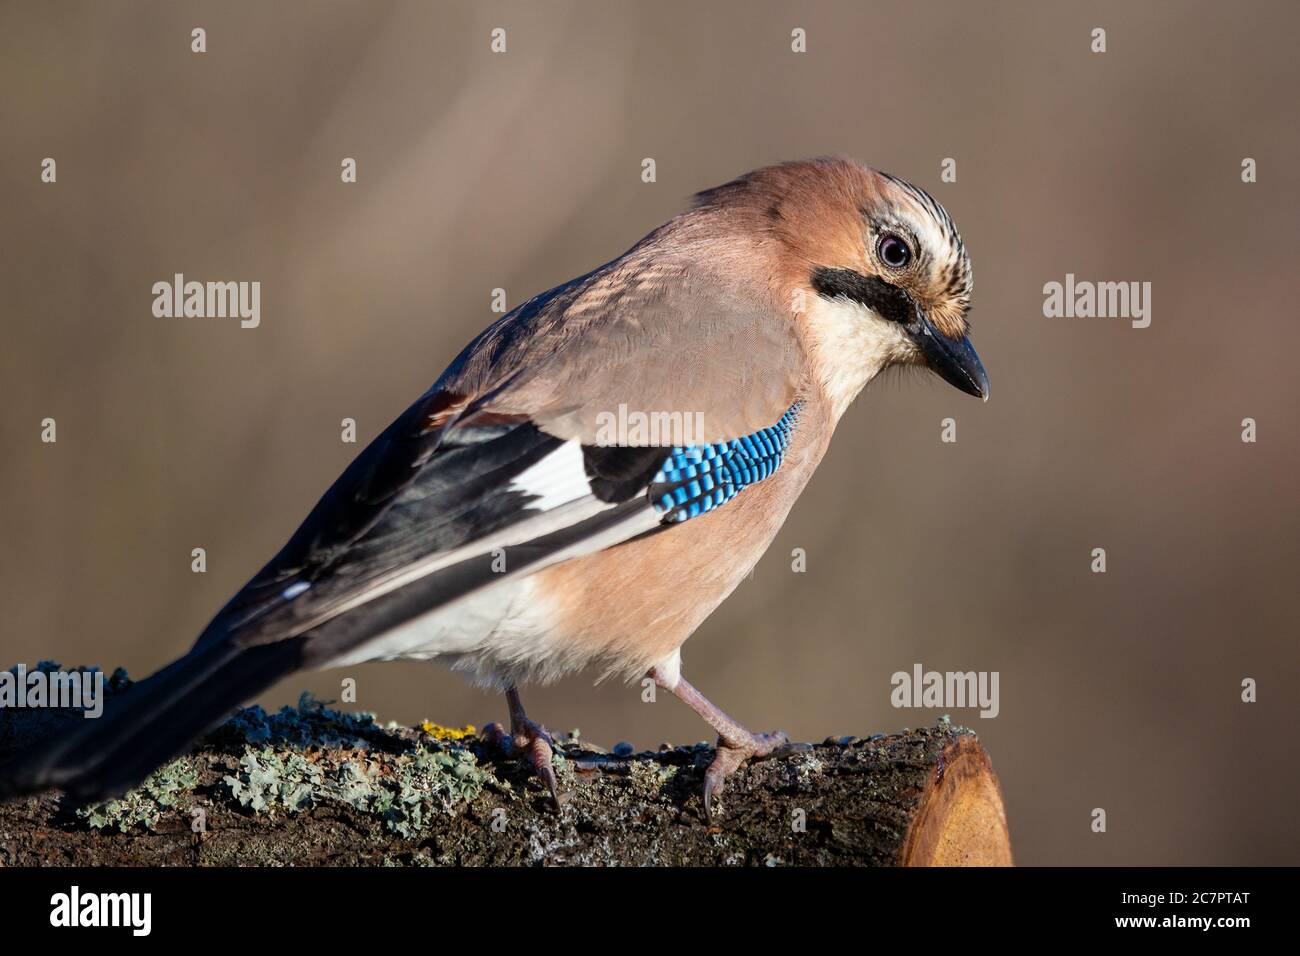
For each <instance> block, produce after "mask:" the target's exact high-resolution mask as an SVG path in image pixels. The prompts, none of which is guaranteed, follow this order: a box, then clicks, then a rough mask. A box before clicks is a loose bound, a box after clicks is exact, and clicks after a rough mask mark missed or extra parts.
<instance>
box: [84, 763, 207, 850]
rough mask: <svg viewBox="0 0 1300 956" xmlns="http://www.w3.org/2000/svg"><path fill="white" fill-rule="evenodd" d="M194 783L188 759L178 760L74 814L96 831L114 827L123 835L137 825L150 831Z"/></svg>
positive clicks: (192, 771) (195, 776)
mask: <svg viewBox="0 0 1300 956" xmlns="http://www.w3.org/2000/svg"><path fill="white" fill-rule="evenodd" d="M196 783H198V774H197V773H195V771H194V767H193V766H191V764H190V762H189V759H188V758H186V757H180V758H178V759H176V760H173V761H172V762H171V763H169V764H167V765H166V766H164V767H160V768H159V769H158V770H155V771H154V772H153V773H151V774H150V775H149V777H148V779H146V780H145V782H144V783H142V784H140V786H138V787H136V788H135V789H134V790H131V791H130V792H128V793H126V794H124V795H123V796H122V797H120V798H118V799H116V800H105V801H103V802H101V803H96V804H91V805H87V806H84V807H78V808H77V809H76V811H75V813H76V815H77V817H79V818H80V819H82V820H85V821H86V823H87V824H88V825H89V826H91V827H93V828H95V829H97V830H101V829H104V828H105V827H114V828H116V829H118V830H120V831H121V832H123V833H125V832H126V831H128V830H131V829H133V828H135V827H137V826H143V827H145V828H146V829H153V827H154V826H155V825H156V824H157V823H158V821H159V820H160V819H161V818H162V814H163V811H165V810H170V809H172V808H173V807H175V806H177V804H178V803H179V802H180V798H181V797H183V796H185V795H186V794H187V793H189V792H190V790H191V789H193V787H194V785H195V784H196Z"/></svg>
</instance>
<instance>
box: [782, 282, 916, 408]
mask: <svg viewBox="0 0 1300 956" xmlns="http://www.w3.org/2000/svg"><path fill="white" fill-rule="evenodd" d="M807 317H808V322H809V327H810V328H811V330H812V332H813V335H812V338H813V355H812V359H813V364H814V367H815V369H816V372H817V376H818V378H819V379H820V380H821V384H822V388H823V389H824V390H825V392H826V396H827V397H828V398H829V399H830V402H831V407H832V409H833V411H834V414H835V418H836V419H837V420H838V419H839V417H840V416H841V415H843V414H844V410H845V409H846V408H848V407H849V404H850V403H851V402H852V401H853V399H855V398H857V396H858V393H859V392H861V391H862V389H863V388H864V387H865V386H866V384H867V383H868V382H870V381H871V380H872V379H873V378H875V377H876V375H877V374H879V372H880V370H881V369H883V368H885V367H886V366H887V365H890V364H892V363H894V362H898V361H903V360H905V359H907V358H908V357H909V356H910V355H911V354H912V351H913V350H914V346H913V345H912V342H911V340H910V339H909V338H908V337H907V335H906V333H905V332H904V331H903V329H902V327H901V326H899V325H898V324H897V323H895V322H888V321H886V320H885V319H882V318H880V316H878V315H876V314H875V313H874V312H872V311H871V310H870V309H868V308H867V307H866V306H864V305H862V304H860V303H858V302H853V301H851V300H849V299H845V298H842V297H838V298H835V299H830V300H827V299H824V298H822V297H821V296H818V295H814V296H812V302H811V305H810V306H809V308H808V313H807Z"/></svg>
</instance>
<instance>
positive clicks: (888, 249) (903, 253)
mask: <svg viewBox="0 0 1300 956" xmlns="http://www.w3.org/2000/svg"><path fill="white" fill-rule="evenodd" d="M876 254H877V255H879V256H880V261H881V262H883V263H884V264H885V265H887V266H889V268H891V269H902V268H904V267H905V266H906V265H907V264H908V263H909V262H911V261H912V250H911V248H910V247H909V246H908V244H907V243H906V242H904V241H903V240H902V239H899V238H898V236H894V235H888V236H882V237H881V238H880V243H879V244H878V245H877V246H876Z"/></svg>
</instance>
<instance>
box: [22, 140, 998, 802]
mask: <svg viewBox="0 0 1300 956" xmlns="http://www.w3.org/2000/svg"><path fill="white" fill-rule="evenodd" d="M970 294H971V268H970V259H969V257H968V256H967V253H966V249H965V247H964V245H963V244H962V240H961V238H960V237H959V236H958V234H957V230H956V228H955V227H954V225H953V221H952V219H951V218H950V217H949V216H948V213H947V212H946V211H945V210H944V209H943V207H942V206H940V205H939V203H937V202H936V201H935V200H934V199H933V198H931V197H930V196H929V195H928V194H927V193H926V192H925V191H923V190H921V189H919V188H917V187H915V186H913V185H911V184H909V183H906V182H904V181H902V180H900V179H897V178H895V177H893V176H890V175H887V174H884V173H880V172H876V171H874V170H871V169H868V168H866V167H864V166H861V165H859V164H857V163H855V162H852V161H849V160H845V159H818V160H813V161H808V162H793V163H785V164H782V165H778V166H772V167H768V168H765V169H759V170H757V171H755V172H751V173H749V174H747V175H745V176H742V177H740V178H739V179H736V180H734V181H732V182H729V183H727V184H726V185H723V186H719V187H717V188H715V189H710V190H707V191H705V192H702V193H700V194H699V195H698V196H697V197H696V199H695V202H694V204H693V205H692V206H691V208H690V209H689V210H687V211H686V212H683V213H682V214H680V215H678V216H677V217H675V218H673V219H671V220H669V221H668V222H667V223H665V224H664V225H662V226H660V227H659V228H658V229H655V230H654V231H653V232H651V233H650V234H649V235H648V236H646V237H645V238H644V239H642V240H641V241H640V242H638V243H637V244H636V245H635V246H633V247H632V248H631V249H630V250H628V251H627V252H626V253H624V254H623V255H621V256H619V257H618V258H617V259H614V260H613V261H612V262H609V263H607V264H605V265H603V266H600V267H599V268H597V269H595V270H593V271H592V272H589V273H587V274H586V275H584V276H582V277H580V278H577V279H574V280H572V281H570V282H566V283H565V284H563V285H560V286H557V287H556V288H554V289H552V290H550V291H549V292H544V293H542V294H541V295H538V296H535V297H534V298H532V299H529V300H528V301H527V302H525V303H524V304H523V305H521V306H520V307H519V308H517V309H515V310H514V311H513V312H511V313H510V314H508V315H506V316H503V317H502V318H501V319H499V320H498V321H496V322H494V323H493V324H492V325H491V326H489V327H488V328H487V329H486V330H485V331H483V332H482V333H481V334H480V335H479V336H478V337H477V338H476V339H474V341H473V342H471V343H470V344H469V345H468V346H467V347H466V348H465V349H464V351H462V352H461V354H460V355H459V356H457V358H456V359H455V361H453V362H452V363H451V365H450V366H449V367H448V368H447V370H446V371H445V372H443V373H442V375H441V376H440V377H439V378H438V380H437V381H436V382H435V383H434V385H433V386H432V387H431V388H430V389H429V390H428V391H427V392H425V393H424V394H423V395H422V396H421V397H420V398H419V399H418V400H417V401H416V402H415V404H413V405H412V406H411V407H410V408H408V409H407V410H406V411H405V412H404V413H403V414H402V415H401V416H399V417H398V419H397V420H396V421H395V422H393V423H392V424H391V425H390V426H389V427H388V428H387V429H385V430H384V432H383V433H381V434H380V435H379V436H378V437H377V438H376V439H375V440H374V441H373V442H372V443H371V444H370V445H369V446H368V447H367V448H366V449H365V450H364V451H363V452H362V453H361V454H360V455H359V456H358V457H357V458H356V460H355V461H353V462H352V464H351V465H350V466H349V467H348V468H347V470H346V471H344V472H343V474H342V476H341V477H340V478H339V479H338V480H337V481H336V482H335V483H334V484H333V486H332V487H331V488H330V489H329V490H328V491H327V492H326V493H325V495H324V497H323V498H321V500H320V501H319V502H318V503H317V505H316V507H315V508H314V509H313V510H312V511H311V513H310V514H309V515H308V516H307V519H306V520H305V521H304V522H303V524H302V525H301V527H299V528H298V530H297V531H296V532H295V533H294V535H293V536H292V537H291V538H290V539H289V542H288V543H287V544H286V545H285V546H284V548H283V549H282V550H281V551H280V553H279V554H277V555H276V556H275V557H274V558H272V559H271V561H270V563H269V564H267V565H266V566H265V567H264V568H263V569H262V570H261V571H260V572H259V573H258V574H257V575H256V576H255V577H254V578H253V579H252V580H251V581H249V582H248V584H246V585H245V586H244V588H243V589H242V590H241V591H239V593H238V594H236V595H235V596H234V597H233V598H231V600H230V601H229V602H228V603H227V604H226V605H225V607H223V608H222V609H221V611H220V612H219V613H218V614H217V615H216V617H215V618H213V620H212V622H211V623H210V624H209V625H208V626H207V628H206V629H205V630H204V631H203V633H202V634H201V635H200V636H199V639H198V641H197V642H196V643H195V645H194V647H193V648H192V649H191V650H190V652H189V653H188V654H186V655H185V656H184V657H182V658H180V659H179V660H177V661H175V662H174V663H172V664H170V665H169V666H167V667H165V668H163V669H162V670H160V671H159V672H157V673H156V674H154V675H153V676H152V677H149V678H148V679H146V680H144V681H141V682H140V683H138V684H136V685H134V686H133V687H132V688H131V689H130V690H128V691H126V692H125V693H123V694H122V695H121V696H120V697H118V698H115V699H113V700H112V701H110V704H109V707H108V708H107V709H106V711H105V714H104V715H103V717H102V718H101V719H99V720H96V721H87V722H84V726H81V727H79V728H77V729H76V730H74V731H73V732H72V733H70V734H69V735H67V736H65V737H62V738H60V739H57V740H55V741H54V742H53V743H51V744H47V745H45V746H43V747H40V748H36V749H34V750H33V751H31V752H29V753H27V754H24V755H21V756H20V757H19V758H17V759H16V760H15V761H14V762H12V763H11V765H10V766H9V767H8V768H7V769H6V770H5V771H4V772H3V773H2V774H0V788H2V789H4V790H7V791H8V792H10V793H14V792H29V791H32V790H36V789H41V788H45V787H61V788H63V789H64V790H66V791H67V792H68V793H69V794H71V795H72V796H73V797H74V798H75V799H79V800H91V799H99V798H102V797H104V796H107V795H110V794H114V793H116V792H119V791H121V790H124V789H126V788H127V787H129V786H132V785H134V784H136V783H137V782H139V781H140V780H141V779H143V778H144V777H145V776H146V775H147V774H148V773H150V772H151V771H152V770H153V769H155V768H156V767H157V766H159V765H160V764H161V763H163V762H164V761H166V760H167V759H169V758H171V757H173V756H175V755H176V754H178V753H180V752H181V751H183V750H184V749H185V747H186V746H187V745H188V744H189V743H190V742H191V741H192V740H193V739H194V738H196V737H197V736H199V735H200V734H201V733H203V732H204V731H206V730H208V729H209V728H211V727H213V726H214V725H216V724H217V723H220V722H221V721H222V720H223V719H224V718H225V717H226V716H227V715H228V714H229V713H230V712H231V711H232V710H233V709H234V708H236V707H237V706H238V705H239V704H240V703H242V702H243V701H245V700H247V699H248V698H250V697H252V696H254V695H256V694H257V693H259V692H261V691H262V690H264V689H265V688H267V687H269V686H270V685H271V684H273V683H275V682H276V681H278V680H279V679H281V678H283V677H284V676H285V675H287V674H289V673H291V672H293V671H295V670H297V669H300V668H321V667H340V666H345V665H349V664H355V663H358V662H362V661H373V660H430V659H433V660H438V661H441V662H443V663H445V664H448V665H450V666H451V667H453V668H456V669H458V670H462V671H465V672H468V673H469V674H471V675H472V676H473V677H474V679H476V680H477V681H479V682H481V683H483V684H486V685H490V686H493V687H498V688H500V689H502V690H504V691H505V694H506V699H507V701H508V706H509V712H510V723H511V727H510V731H509V733H508V734H507V733H505V732H504V731H502V730H501V729H500V728H496V733H497V734H498V735H499V736H500V737H501V738H502V739H503V741H504V742H505V743H506V744H507V745H509V744H511V743H513V746H514V748H517V750H518V752H519V753H521V754H522V755H523V756H524V757H526V758H527V759H529V760H530V762H531V763H532V765H533V766H534V768H535V769H536V772H537V774H538V775H539V776H540V777H541V779H542V780H543V781H544V782H545V784H546V785H547V787H549V789H550V791H551V795H552V796H553V797H554V798H555V799H556V801H557V803H558V802H559V794H558V792H557V788H556V778H555V774H554V771H553V769H552V765H551V758H552V741H551V739H550V738H549V736H548V735H547V733H546V731H545V730H544V729H543V728H542V727H541V726H539V725H538V724H536V723H534V722H532V721H531V720H529V718H528V717H527V715H526V714H525V712H524V708H523V705H522V703H521V702H520V698H519V692H518V690H517V687H518V686H519V685H520V684H523V683H525V682H530V681H533V682H548V681H553V680H555V679H557V678H559V677H561V676H562V675H565V674H568V673H571V672H573V671H577V670H579V669H582V668H588V667H593V668H596V669H598V670H599V671H600V673H601V674H602V675H617V676H621V677H624V678H626V679H631V678H635V677H641V676H644V675H649V676H650V677H651V678H653V680H654V681H655V682H656V683H657V684H658V685H659V686H661V687H663V688H665V689H666V690H669V691H671V692H672V693H674V694H676V695H677V696H678V697H679V698H681V699H682V700H683V701H685V702H686V703H687V704H688V705H689V706H690V707H692V708H693V709H694V710H695V711H697V712H698V713H699V714H700V716H701V717H703V718H704V719H705V720H706V721H707V722H708V723H709V724H710V725H711V726H712V727H713V729H714V730H715V731H716V732H717V734H718V746H717V751H716V755H715V756H714V758H713V761H712V763H711V765H710V766H709V768H708V770H707V772H706V775H705V781H704V805H705V810H706V813H707V814H709V815H710V816H711V815H712V812H713V803H714V801H715V799H716V798H717V796H718V794H719V793H720V792H721V790H722V787H723V783H724V781H725V779H726V777H727V775H728V774H730V773H732V772H733V771H734V770H736V769H737V768H738V767H739V766H741V764H742V763H744V762H745V761H746V760H748V759H750V758H753V757H760V756H766V755H769V754H771V753H772V752H773V751H774V750H776V749H777V748H779V747H781V746H782V745H783V744H784V743H785V738H784V737H783V735H779V734H754V733H751V732H749V731H748V730H746V729H745V728H744V727H742V726H740V725H739V724H738V723H736V722H735V721H734V720H732V719H731V718H729V717H728V716H727V715H726V714H724V713H723V712H722V711H721V710H719V709H718V708H717V707H715V706H714V705H713V704H711V703H710V702H709V701H708V700H707V699H705V697H704V696H703V695H702V694H701V693H700V692H699V691H697V690H696V689H695V688H694V687H693V686H691V684H690V683H689V682H688V681H687V680H686V678H684V677H683V676H682V672H681V646H682V644H683V642H684V641H685V640H686V639H687V638H688V637H690V636H691V633H692V632H693V631H695V629H696V628H697V627H699V625H700V623H701V622H702V621H703V620H704V619H705V618H706V617H707V616H708V615H709V614H710V613H711V612H712V611H713V610H714V608H716V607H717V606H718V605H719V604H720V603H721V602H722V600H723V599H724V598H726V597H727V595H729V594H730V593H731V592H732V591H733V590H734V589H735V588H736V586H737V585H738V584H739V583H740V582H741V581H742V580H743V579H744V578H745V576H746V575H747V574H748V573H749V571H750V569H751V568H752V567H753V566H754V565H755V563H756V562H757V561H758V559H759V557H760V556H761V555H762V554H763V552H764V550H765V549H766V548H767V547H768V545H769V544H770V543H771V541H772V539H773V538H774V536H775V535H776V533H777V530H778V529H779V528H780V527H781V524H782V522H784V521H785V517H786V515H787V514H788V513H789V511H790V508H791V506H792V505H793V504H794V502H795V499H796V498H798V497H799V494H800V492H802V491H803V489H804V486H805V485H806V484H807V483H808V481H809V479H810V478H811V477H812V474H813V471H814V469H816V467H817V464H818V462H820V461H821V458H822V455H823V454H824V453H825V451H826V447H827V444H828V443H829V442H830V439H831V434H832V433H833V432H834V430H835V426H836V424H837V423H838V422H839V419H840V416H841V415H843V414H844V411H845V409H847V408H848V406H849V404H850V403H851V402H852V401H853V399H854V397H855V396H856V395H857V394H858V393H859V392H860V391H861V390H862V388H863V386H865V385H866V384H867V383H868V382H869V381H871V379H872V378H874V377H875V376H876V375H877V373H879V372H880V371H881V370H882V369H884V368H886V367H887V366H891V365H898V364H905V365H922V366H925V367H928V368H929V369H931V370H932V371H934V372H935V373H936V374H937V375H939V376H940V377H941V378H943V379H944V380H945V381H947V382H949V383H950V384H952V385H954V386H956V387H957V388H959V389H961V390H962V391H964V392H967V393H969V394H971V395H976V396H980V397H982V398H985V399H987V397H988V379H987V378H986V376H985V373H984V369H983V367H982V366H981V364H980V360H979V358H978V357H977V356H976V354H975V350H974V349H973V348H972V347H971V344H970V341H969V339H968V338H967V335H966V333H967V321H966V313H967V310H968V308H969V305H970ZM612 417H613V418H612ZM611 420H616V421H618V422H622V423H627V422H633V421H634V422H636V423H644V422H647V421H649V422H656V423H660V424H663V425H664V426H665V427H664V429H661V430H660V433H659V435H658V437H657V440H650V441H647V440H646V439H645V437H644V434H640V435H631V436H630V437H629V434H628V430H627V429H623V430H620V429H615V430H614V433H613V434H611V431H610V428H609V425H610V423H611ZM631 431H640V430H639V429H635V428H633V429H631ZM78 723H79V724H80V723H83V722H78Z"/></svg>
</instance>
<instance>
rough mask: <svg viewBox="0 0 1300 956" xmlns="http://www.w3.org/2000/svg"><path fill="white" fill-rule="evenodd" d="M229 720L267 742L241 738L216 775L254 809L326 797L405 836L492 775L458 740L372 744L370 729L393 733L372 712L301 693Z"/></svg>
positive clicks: (290, 808) (289, 808)
mask: <svg viewBox="0 0 1300 956" xmlns="http://www.w3.org/2000/svg"><path fill="white" fill-rule="evenodd" d="M228 726H229V728H230V729H231V730H232V731H234V732H235V733H237V734H239V735H240V736H241V737H243V738H244V739H245V740H249V741H254V742H264V741H265V742H267V743H264V744H263V745H262V746H257V747H255V746H252V745H251V744H250V745H246V746H245V747H244V752H243V755H242V756H241V757H240V759H239V770H238V772H237V773H234V774H227V775H226V776H224V777H223V778H222V781H221V782H222V784H223V789H224V790H225V792H226V794H227V795H228V796H229V797H230V798H231V799H233V800H234V801H235V802H236V803H237V804H239V806H240V807H242V808H244V809H245V810H250V811H253V812H258V813H260V812H269V813H271V814H274V813H276V812H286V813H297V812H299V811H302V810H306V809H309V808H310V807H312V806H314V805H317V804H321V803H328V802H331V801H332V802H336V803H342V804H346V805H347V806H349V807H351V808H352V809H353V810H357V811H359V812H361V813H364V814H370V815H373V816H375V817H378V818H379V819H382V820H383V821H384V824H385V825H386V826H387V827H388V829H389V830H391V831H392V832H394V833H397V834H399V835H401V836H406V837H409V836H413V835H415V834H417V833H419V832H420V831H421V830H423V829H424V828H425V827H426V826H427V825H428V823H429V821H430V819H431V816H432V815H433V814H435V813H452V812H455V811H456V809H457V808H458V807H459V806H460V805H462V804H465V803H468V802H470V801H472V800H473V799H474V798H475V797H477V796H478V795H479V793H480V792H481V791H482V789H483V786H484V784H485V783H486V781H487V780H488V779H489V776H490V775H489V774H488V773H486V772H485V771H483V770H481V769H480V768H479V767H478V761H477V758H476V757H475V756H474V754H473V753H472V752H471V751H470V750H469V748H468V747H467V746H466V744H465V742H463V741H461V740H451V739H441V740H440V739H436V738H433V737H427V736H426V737H423V738H421V739H417V740H415V741H414V742H413V743H412V744H411V746H409V747H408V748H407V749H404V750H402V751H400V752H398V753H395V754H394V753H389V752H386V751H384V750H382V749H378V748H375V747H373V746H372V741H371V739H370V738H371V736H372V735H374V734H375V733H376V732H378V733H382V734H384V735H385V736H387V737H389V740H390V741H391V739H392V737H391V734H390V731H388V730H385V729H383V728H379V727H378V726H377V725H376V724H375V721H374V716H373V715H372V714H364V713H363V714H346V713H341V712H339V711H335V710H330V709H329V707H328V706H327V702H325V701H319V700H315V699H313V698H312V697H310V696H309V695H306V694H304V695H303V696H302V698H301V699H300V700H299V702H298V707H297V708H292V707H285V708H282V709H281V710H280V711H279V712H278V713H276V714H274V715H267V714H266V713H265V712H264V711H263V710H262V709H261V708H260V707H250V708H246V709H245V710H243V711H240V712H239V713H238V714H236V715H235V716H234V717H233V718H231V721H230V723H229V725H228ZM270 742H274V744H275V745H274V746H271V744H270Z"/></svg>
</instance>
